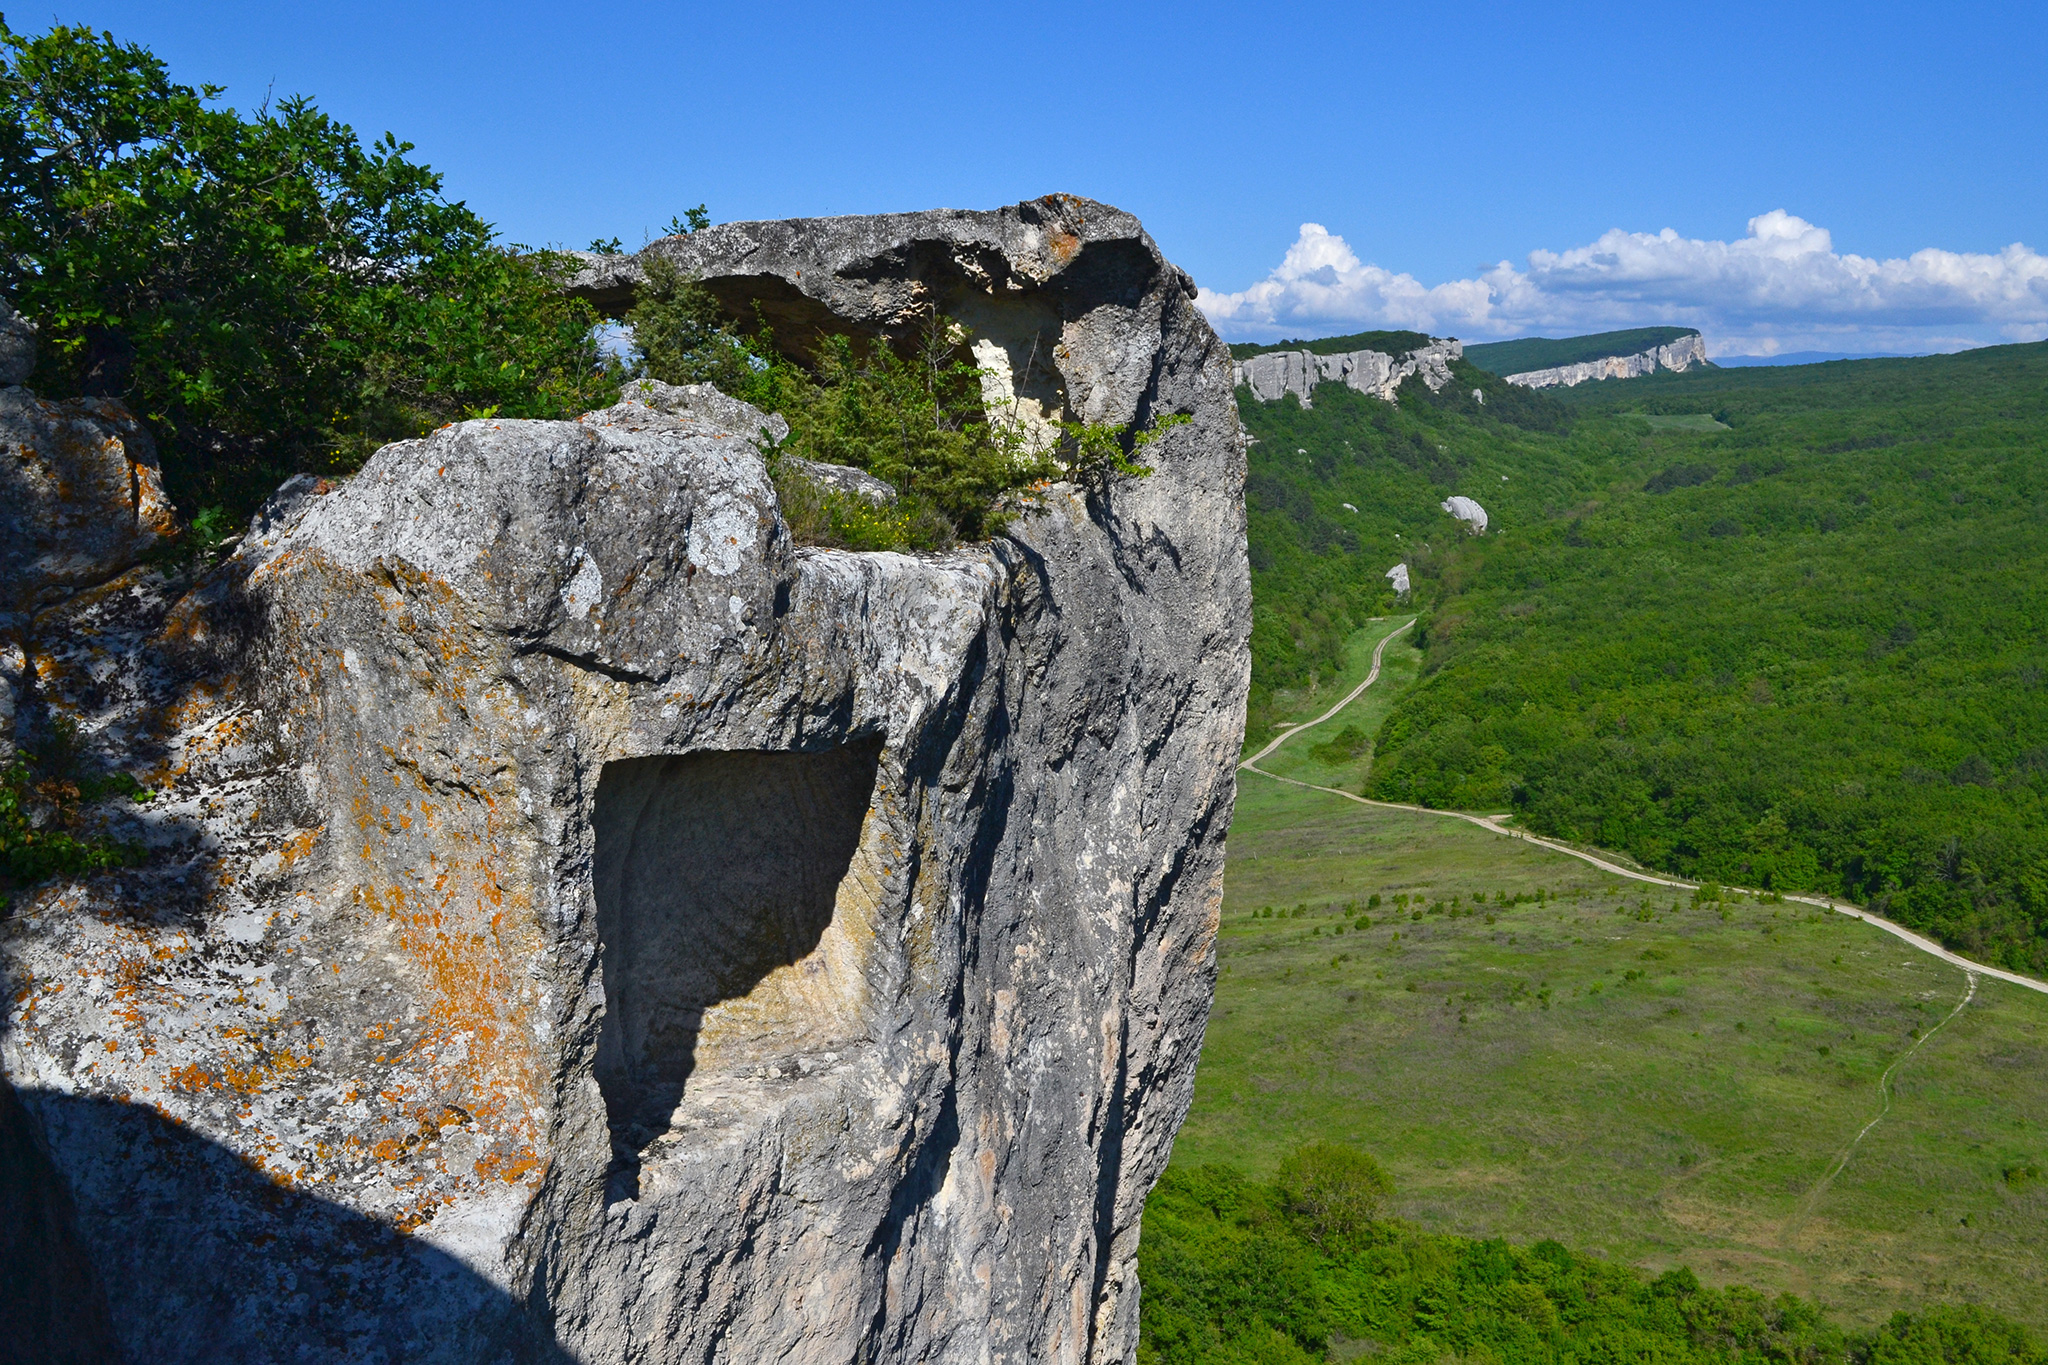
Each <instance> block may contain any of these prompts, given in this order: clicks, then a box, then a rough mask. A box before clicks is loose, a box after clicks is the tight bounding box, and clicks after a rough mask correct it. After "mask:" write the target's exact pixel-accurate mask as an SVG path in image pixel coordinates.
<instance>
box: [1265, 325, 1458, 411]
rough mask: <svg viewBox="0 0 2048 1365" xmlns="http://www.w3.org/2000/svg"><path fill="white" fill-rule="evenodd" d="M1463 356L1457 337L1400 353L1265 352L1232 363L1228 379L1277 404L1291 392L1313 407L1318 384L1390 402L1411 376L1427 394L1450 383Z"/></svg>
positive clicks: (1304, 405)
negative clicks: (1454, 366)
mask: <svg viewBox="0 0 2048 1365" xmlns="http://www.w3.org/2000/svg"><path fill="white" fill-rule="evenodd" d="M1464 354H1465V346H1464V343H1463V342H1460V341H1457V340H1447V341H1432V342H1430V343H1429V345H1427V346H1424V347H1422V348H1420V349H1418V350H1413V351H1410V352H1408V353H1407V354H1406V355H1402V356H1391V355H1388V354H1387V353H1386V352H1385V351H1344V352H1341V353H1340V354H1337V355H1317V354H1316V353H1315V352H1313V351H1267V352H1266V353H1264V354H1263V355H1255V356H1253V357H1251V358H1250V359H1249V360H1240V361H1237V362H1235V363H1234V364H1232V365H1231V367H1230V369H1231V381H1232V382H1233V383H1235V384H1245V385H1249V386H1250V387H1251V391H1252V396H1253V397H1255V398H1257V399H1258V400H1259V401H1260V402H1261V403H1276V402H1278V401H1279V400H1280V396H1281V395H1282V394H1286V393H1291V394H1293V395H1294V396H1295V397H1296V398H1298V399H1300V400H1301V405H1302V406H1303V407H1305V408H1307V407H1314V406H1315V403H1314V395H1315V387H1316V385H1318V384H1342V385H1344V386H1345V387H1346V388H1349V389H1356V390H1357V391H1358V392H1360V393H1369V394H1371V395H1372V396H1373V397H1375V398H1379V399H1382V400H1384V401H1386V402H1389V403H1391V402H1393V401H1394V391H1395V390H1396V389H1398V388H1400V387H1401V381H1403V380H1404V379H1406V378H1408V376H1409V375H1411V374H1419V375H1421V376H1422V382H1423V383H1425V384H1427V385H1428V386H1429V391H1430V392H1431V393H1436V392H1437V391H1439V390H1440V389H1442V388H1443V386H1444V385H1446V384H1448V383H1450V382H1451V362H1452V361H1453V360H1457V359H1459V358H1460V357H1462V356H1463V355H1464Z"/></svg>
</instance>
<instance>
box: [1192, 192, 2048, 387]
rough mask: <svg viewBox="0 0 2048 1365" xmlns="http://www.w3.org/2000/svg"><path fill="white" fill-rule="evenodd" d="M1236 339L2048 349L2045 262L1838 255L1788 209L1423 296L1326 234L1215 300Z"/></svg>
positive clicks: (1623, 239)
mask: <svg viewBox="0 0 2048 1365" xmlns="http://www.w3.org/2000/svg"><path fill="white" fill-rule="evenodd" d="M1198 302H1199V304H1200V306H1201V308H1202V310H1203V311H1204V312H1205V313H1207V314H1208V316H1209V319H1210V321H1211V322H1213V323H1214V324H1215V325H1216V326H1217V328H1218V329H1219V330H1220V331H1222V332H1223V333H1224V334H1225V335H1227V336H1232V337H1236V338H1239V339H1250V340H1271V339H1275V338H1278V337H1282V336H1292V335H1300V334H1302V333H1304V332H1308V331H1322V332H1333V331H1355V330H1361V329H1365V328H1374V327H1399V328H1410V329H1413V330H1415V331H1422V332H1431V333H1434V334H1436V335H1438V336H1458V337H1462V338H1464V339H1466V340H1468V341H1484V340H1490V339H1493V338H1497V337H1507V336H1524V335H1527V334H1529V333H1531V332H1551V333H1555V334H1569V333H1574V332H1597V331H1605V330H1608V329H1611V328H1619V327H1640V326H1647V325H1652V324H1657V323H1673V324H1677V325H1680V326H1690V327H1697V328H1699V329H1700V331H1701V332H1702V333H1704V334H1705V335H1706V337H1707V341H1708V346H1709V349H1710V350H1711V351H1713V352H1714V353H1716V354H1754V353H1758V352H1769V351H1774V350H1802V349H1818V350H1867V351H1885V350H1900V351H1903V350H1954V349H1957V348H1958V347H1962V346H1971V345H1982V344H1986V343H1988V342H1995V341H2033V340H2038V339H2040V338H2042V337H2044V336H2048V257H2044V256H2042V255H2041V254H2040V253H2038V252H2035V251H2033V250H2030V249H2029V248H2027V247H2025V246H2022V245H2020V244H2019V243H2014V244H2013V245H2011V246H2009V247H2007V248H2005V250H2003V251H2000V252H1997V253H1996V254H1981V253H1971V252H1956V251H1942V250H1938V249H1935V248H1932V247H1930V248H1928V249H1926V250H1923V251H1916V252H1914V253H1913V254H1912V255H1911V256H1908V257H1905V258H1904V259H1895V260H1885V261H1880V260H1873V259H1871V258H1869V257H1867V256H1857V255H1853V254H1849V255H1845V254H1841V253H1838V252H1837V251H1836V250H1835V248H1834V239H1833V237H1832V236H1831V235H1830V234H1829V232H1828V230H1827V229H1826V228H1823V227H1817V226H1815V225H1814V224H1812V223H1809V222H1807V221H1806V220H1805V219H1803V218H1799V217H1797V216H1795V215H1793V214H1790V213H1787V212H1785V211H1784V210H1783V209H1773V210H1772V211H1771V212H1769V213H1765V214H1760V215H1759V216H1757V217H1755V218H1752V219H1750V220H1749V233H1748V235H1747V236H1745V237H1743V238H1742V239H1741V240H1739V241H1734V242H1719V241H1702V240H1700V239H1698V238H1691V237H1681V236H1679V235H1678V234H1677V233H1676V232H1674V231H1672V230H1671V229H1669V228H1666V229H1665V230H1664V231H1662V232H1658V233H1644V232H1624V231H1622V230H1621V229H1619V228H1616V229H1614V230H1612V231H1609V232H1607V233H1605V234H1603V235H1602V236H1601V237H1600V239H1599V240H1598V241H1595V242H1593V243H1591V244H1590V245H1587V246H1580V247H1573V248H1572V249H1570V250H1568V251H1561V252H1559V251H1534V252H1531V253H1530V254H1529V260H1528V265H1527V267H1526V268H1524V269H1519V270H1518V269H1516V268H1515V267H1514V266H1513V265H1512V264H1511V263H1509V262H1507V261H1502V262H1501V263H1500V264H1499V265H1497V266H1494V267H1493V268H1492V269H1491V270H1487V271H1485V272H1483V273H1482V274H1480V275H1479V276H1478V277H1477V278H1476V279H1468V280H1452V281H1450V282H1448V283H1445V284H1437V285H1425V284H1423V283H1422V282H1421V281H1419V280H1417V279H1416V278H1415V277H1414V276H1413V275H1409V274H1405V273H1396V272H1394V271H1391V270H1387V269H1384V268H1382V267H1380V266H1377V265H1369V264H1366V263H1364V262H1361V261H1360V260H1359V259H1358V255H1357V253H1355V252H1354V251H1352V249H1351V247H1350V246H1349V245H1348V244H1347V243H1346V242H1345V240H1344V239H1343V238H1342V237H1340V236H1338V235H1337V234H1335V233H1333V232H1331V231H1329V230H1328V229H1327V228H1325V227H1323V226H1322V225H1321V224H1319V223H1303V224H1302V225H1301V235H1300V236H1299V237H1298V238H1296V239H1295V242H1294V245H1293V246H1291V247H1289V248H1288V250H1287V255H1286V257H1285V258H1284V259H1283V260H1282V261H1281V262H1280V265H1279V266H1278V268H1276V269H1275V270H1274V271H1273V273H1272V274H1270V275H1268V276H1267V277H1266V278H1265V279H1263V280H1260V281H1258V282H1257V283H1256V284H1254V285H1252V286H1251V287H1250V288H1248V289H1243V290H1240V291H1238V292H1236V293H1229V294H1225V293H1218V292H1217V291H1215V290H1211V289H1203V290H1202V291H1201V295H1200V298H1199V300H1198Z"/></svg>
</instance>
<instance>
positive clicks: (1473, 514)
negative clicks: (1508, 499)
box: [1439, 493, 1486, 536]
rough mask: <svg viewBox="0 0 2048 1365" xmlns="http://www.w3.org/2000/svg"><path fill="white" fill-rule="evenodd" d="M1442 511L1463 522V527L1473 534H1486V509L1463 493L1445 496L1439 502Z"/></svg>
mask: <svg viewBox="0 0 2048 1365" xmlns="http://www.w3.org/2000/svg"><path fill="white" fill-rule="evenodd" d="M1439 506H1441V507H1442V508H1443V510H1444V511H1446V512H1448V513H1450V514H1451V515H1452V516H1454V517H1456V518H1457V519H1458V520H1459V521H1462V522H1464V523H1465V528H1466V529H1467V530H1469V531H1471V532H1472V533H1473V534H1474V535H1481V536H1483V535H1485V534H1486V509H1485V508H1484V507H1481V506H1480V505H1479V504H1478V503H1476V502H1474V501H1473V500H1472V499H1470V498H1468V497H1466V496H1465V495H1464V494H1462V493H1460V494H1456V495H1454V496H1452V497H1448V498H1445V499H1444V500H1443V502H1442V503H1440V504H1439Z"/></svg>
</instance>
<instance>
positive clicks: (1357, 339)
mask: <svg viewBox="0 0 2048 1365" xmlns="http://www.w3.org/2000/svg"><path fill="white" fill-rule="evenodd" d="M1432 340H1434V338H1432V337H1431V336H1429V335H1428V334H1427V333H1425V332H1352V333H1350V334H1349V335H1348V336H1341V337H1318V338H1316V339H1315V340H1313V341H1263V342H1255V341H1240V342H1237V343H1235V344H1234V345H1232V346H1231V348H1230V355H1231V358H1232V359H1234V360H1249V359H1250V358H1251V357H1253V356H1255V355H1264V354H1265V353H1266V352H1267V351H1310V352H1313V353H1314V354H1316V355H1343V354H1344V353H1345V352H1347V351H1380V352H1383V353H1385V354H1387V355H1394V356H1401V355H1407V354H1408V353H1409V352H1410V351H1419V350H1421V349H1422V348H1423V347H1424V346H1427V345H1429V343H1430V342H1431V341H1432Z"/></svg>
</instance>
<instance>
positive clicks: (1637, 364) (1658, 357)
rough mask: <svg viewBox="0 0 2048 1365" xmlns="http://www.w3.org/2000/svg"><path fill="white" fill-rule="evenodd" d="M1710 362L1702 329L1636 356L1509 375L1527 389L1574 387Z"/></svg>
mask: <svg viewBox="0 0 2048 1365" xmlns="http://www.w3.org/2000/svg"><path fill="white" fill-rule="evenodd" d="M1706 363H1707V343H1706V341H1705V340H1704V339H1703V338H1702V337H1701V336H1700V334H1699V333H1698V332H1693V333H1691V334H1690V335H1687V336H1682V337H1680V338H1678V340H1676V341H1674V342H1672V343H1670V344H1669V345H1667V346H1653V347H1651V348H1650V349H1649V350H1647V351H1638V352H1636V353H1635V354H1633V355H1612V356H1607V357H1606V358H1604V359H1601V360H1586V361H1581V362H1580V363H1578V364H1576V365H1558V366H1554V367H1552V368H1551V369H1547V370H1526V371H1524V372H1523V373H1521V374H1511V375H1508V376H1507V381H1508V383H1510V384H1520V385H1521V386H1522V387H1523V388H1527V389H1553V388H1565V389H1568V388H1571V387H1572V386H1574V385H1577V384H1583V383H1585V382H1586V381H1587V380H1589V379H1635V378H1639V377H1640V376H1642V375H1646V374H1655V373H1656V372H1657V371H1659V370H1675V371H1678V372H1680V373H1683V372H1684V371H1686V370H1689V369H1691V368H1692V367H1693V366H1695V365H1704V364H1706Z"/></svg>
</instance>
